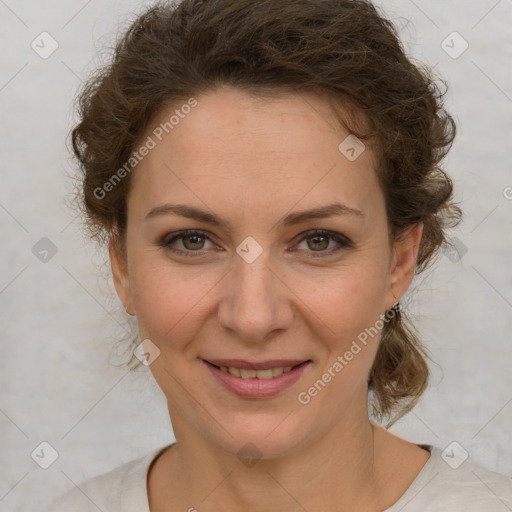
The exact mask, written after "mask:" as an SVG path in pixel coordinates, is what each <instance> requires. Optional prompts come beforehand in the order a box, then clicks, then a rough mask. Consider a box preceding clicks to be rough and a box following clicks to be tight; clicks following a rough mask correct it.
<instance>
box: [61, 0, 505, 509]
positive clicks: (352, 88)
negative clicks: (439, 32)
mask: <svg viewBox="0 0 512 512" xmlns="http://www.w3.org/2000/svg"><path fill="white" fill-rule="evenodd" d="M442 96H443V94H442V93H441V92H440V90H439V89H438V87H437V85H436V83H435V82H434V80H433V78H432V77H431V75H430V73H429V71H428V70H426V69H420V68H418V67H416V66H414V65H413V64H412V63H411V62H410V61H409V60H408V58H407V57H406V55H405V53H404V51H403V48H402V46H401V44H400V42H399V40H398V36H397V33H396V31H395V29H394V28H393V26H392V25H391V23H390V22H389V21H387V20H386V19H385V18H383V17H382V16H381V15H380V14H379V13H378V12H377V10H376V9H375V7H374V6H373V5H372V4H371V3H370V2H367V1H363V0H323V1H318V0H316V1H313V0H280V1H276V0H272V1H259V2H254V1H252V0H236V1H233V0H210V1H200V0H184V1H182V2H181V3H180V4H179V5H177V6H176V5H169V4H166V3H163V4H159V5H157V6H155V7H153V8H150V9H148V10H147V11H146V12H145V13H144V14H142V15H141V16H140V17H139V18H138V19H137V20H136V21H135V22H134V23H133V24H132V26H131V28H130V29H129V31H128V32H127V33H126V34H125V35H124V37H123V38H122V40H121V41H120V42H119V44H118V47H117V49H116V53H115V56H114V59H113V62H112V64H111V65H110V66H109V67H107V68H105V69H102V70H100V71H98V73H97V74H96V75H95V76H94V77H92V78H91V80H90V81H89V83H88V84H87V86H86V87H85V88H84V90H83V91H82V94H81V97H80V116H81V118H80V122H79V124H78V125H77V126H76V127H75V128H74V130H73V136H72V140H73V148H74V152H75V155H76V157H77V159H78V161H79V163H80V166H81V170H82V172H83V198H82V199H83V204H84V207H85V210H84V211H85V212H86V215H87V221H88V225H89V227H90V228H91V235H92V236H93V237H95V238H96V239H98V240H99V241H102V242H104V243H108V245H109V252H110V260H111V265H112V273H113V278H114V283H115V287H116V291H117V294H118V296H119V298H120V299H121V301H122V302H123V304H124V306H125V309H126V312H127V313H128V314H129V315H132V316H134V317H136V319H137V323H138V328H139V333H140V340H143V342H142V343H141V344H140V345H139V344H138V343H136V344H135V345H134V347H133V348H134V349H135V350H134V356H133V360H134V361H137V358H138V359H139V360H140V361H142V362H144V364H146V365H149V366H150V369H151V372H152V374H153V375H154V377H155V379H156V381H157V383H158V385H159V386H160V388H161V389H162V391H163V392H164V394H165V396H166V398H167V403H168V409H169V415H170V418H171V422H172V426H173V430H174V434H175V437H176V443H174V444H172V445H170V446H166V447H163V448H161V449H158V450H157V451H155V452H153V453H150V454H148V455H147V456H146V457H143V458H141V459H137V460H134V461H132V462H129V463H127V464H125V465H123V466H121V467H119V468H116V469H114V470H113V471H111V472H110V473H107V474H105V475H101V476H99V477H96V478H94V479H91V480H89V481H88V482H86V483H85V484H83V485H81V486H80V489H81V490H78V489H75V490H74V491H71V492H70V493H69V494H68V495H66V496H65V497H64V498H63V499H62V500H61V501H60V503H59V504H57V505H56V507H55V508H54V509H53V510H58V511H60V510H62V511H63V510H74V511H85V510H97V509H98V508H99V509H100V510H104V511H108V512H116V511H123V512H131V511H134V512H135V511H138V512H148V511H152V512H157V511H164V510H165V511H171V510H172V511H174V510H176V511H178V510H184V511H185V510H188V511H195V510H197V511H200V512H202V511H212V512H213V511H221V510H222V511H241V510H243V511H261V510H269V509H272V510H297V511H299V510H301V511H303V510H308V511H311V512H312V511H320V510H321V511H332V512H334V511H336V512H340V511H350V512H354V511H365V512H368V511H375V512H381V511H388V512H389V511H392V512H397V511H398V510H404V511H408V512H409V511H411V512H412V511H424V510H429V512H431V511H453V510H466V511H476V510H479V511H480V510H502V509H503V510H506V507H508V508H509V509H512V481H511V480H510V479H509V478H507V477H505V476H503V475H499V474H497V473H493V472H491V471H488V470H485V469H482V468H478V467H476V466H473V465H472V464H469V463H468V462H464V463H462V462H461V463H460V464H447V463H446V462H445V460H443V458H444V459H446V458H447V457H453V458H454V459H456V458H457V453H456V450H455V451H452V452H451V453H448V454H444V455H442V454H441V451H440V449H439V448H438V447H434V446H426V445H415V444H413V443H410V442H407V441H405V440H403V439H400V438H399V437H397V436H395V435H393V434H391V433H390V432H388V431H387V430H386V429H385V428H383V427H382V426H380V425H379V423H377V421H383V420H386V421H388V425H389V424H391V423H392V422H393V421H396V419H398V418H399V417H400V416H401V415H403V414H405V413H406V412H408V411H409V410H410V409H411V408H412V407H413V406H414V404H415V403H416V402H417V400H418V399H419V397H420V396H421V394H422V393H423V391H424V390H425V388H426V386H427V381H428V367H427V364H426V361H425V358H426V354H425V351H424V349H423V347H422V345H421V342H420V340H419V338H418V336H417V335H416V334H415V332H414V329H413V327H412V325H410V324H407V323H406V322H405V320H404V318H402V316H403V315H402V313H401V311H400V306H399V300H400V298H401V297H402V296H403V295H404V294H405V292H406V291H407V289H408V288H409V285H410V283H411V281H412V279H413V277H414V275H415V274H418V273H420V272H421V271H423V270H424V269H425V268H426V267H427V266H428V265H429V264H430V263H431V262H432V261H433V258H434V256H435V255H436V254H437V252H438V250H439V248H440V247H441V246H442V245H443V244H446V243H447V240H446V237H445V235H446V229H447V228H449V227H453V226H455V225H456V224H457V223H458V222H459V221H460V218H461V211H460V209H459V208H458V206H457V205H456V204H454V203H453V201H452V183H451V180H450V178H449V177H448V176H447V174H446V173H445V172H444V171H443V170H442V169H441V168H440V167H439V163H440V162H441V160H442V159H443V157H444V156H445V154H446V153H447V151H448V150H449V148H450V146H451V144H452V141H453V138H454V136H455V124H454V122H453V119H452V118H451V117H450V115H449V114H448V113H447V112H446V111H445V110H444V108H443V104H442ZM455 466H457V468H456V469H454V468H455ZM500 507H502V508H500Z"/></svg>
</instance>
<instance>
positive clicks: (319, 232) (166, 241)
mask: <svg viewBox="0 0 512 512" xmlns="http://www.w3.org/2000/svg"><path fill="white" fill-rule="evenodd" d="M171 235H172V236H171ZM171 235H166V236H164V237H163V238H162V239H161V240H160V242H158V245H159V246H160V247H163V248H164V249H166V250H169V251H171V252H174V253H175V254H179V255H183V256H185V257H188V258H197V257H201V256H203V254H204V252H205V251H201V250H198V251H192V250H187V251H184V250H182V249H176V248H172V247H171V244H172V243H173V242H175V241H177V240H180V239H182V238H184V237H185V236H189V235H199V236H201V237H204V238H205V239H207V240H210V241H211V239H210V237H209V236H208V235H207V234H206V232H205V231H201V230H195V229H186V230H184V231H178V232H176V233H171ZM314 235H316V236H325V237H327V238H330V239H331V240H334V241H335V242H337V243H339V244H340V245H341V247H338V248H336V249H334V250H333V249H331V250H329V251H316V252H317V253H320V254H319V255H318V256H317V255H314V256H313V258H322V257H325V256H324V255H329V256H330V255H332V254H333V253H337V252H339V251H341V250H342V249H345V248H351V247H353V245H352V242H351V241H350V240H349V239H348V238H347V237H345V236H342V235H340V234H338V233H335V232H333V231H328V230H325V229H312V230H309V231H306V232H305V233H303V236H302V238H300V240H299V243H300V242H302V241H304V240H307V239H308V238H310V237H312V236H314ZM169 237H170V238H169ZM311 252H313V254H314V253H315V251H311ZM191 253H193V254H195V255H192V254H191ZM196 254H197V256H196Z"/></svg>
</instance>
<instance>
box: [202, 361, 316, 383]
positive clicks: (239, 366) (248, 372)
mask: <svg viewBox="0 0 512 512" xmlns="http://www.w3.org/2000/svg"><path fill="white" fill-rule="evenodd" d="M203 361H205V362H206V363H207V364H209V365H211V366H213V367H215V368H217V369H218V370H220V371H222V372H224V373H228V374H230V375H233V376H235V377H240V378H242V379H261V380H268V379H272V378H275V377H279V376H280V375H282V374H283V373H289V372H291V371H292V370H294V369H295V368H298V367H299V366H301V365H303V364H306V363H309V362H311V360H310V359H309V360H307V361H300V362H297V361H289V360H288V361H282V360H279V361H276V360H274V361H266V362H261V363H250V362H247V361H242V360H224V361H216V362H215V363H213V362H212V361H207V360H204V359H203Z"/></svg>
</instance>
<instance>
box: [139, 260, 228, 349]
mask: <svg viewBox="0 0 512 512" xmlns="http://www.w3.org/2000/svg"><path fill="white" fill-rule="evenodd" d="M161 259H162V258H160V257H158V258H157V257H155V255H151V256H144V255H142V256H139V257H136V259H134V265H133V272H131V275H130V289H131V296H132V302H133V305H134V308H135V311H136V314H137V322H138V326H139V330H140V335H141V337H145V338H149V339H151V340H154V341H155V343H157V344H158V345H159V346H160V345H161V344H162V343H164V342H165V341H166V340H168V339H172V340H173V347H174V346H175V345H176V344H179V340H187V339H190V337H192V336H193V335H194V333H195V332H196V331H197V330H198V328H199V326H200V321H199V319H198V315H201V314H203V313H202V312H203V311H204V307H205V305H206V304H207V302H208V295H209V294H212V293H214V291H215V283H217V282H218V281H219V278H220V277H221V276H220V275H217V274H218V273H217V272H206V271H205V270H204V269H203V270H200V266H197V267H196V270H194V271H193V272H191V271H190V270H187V272H186V273H185V272H184V271H180V269H179V267H177V266H175V265H171V264H170V263H169V262H165V261H163V262H162V261H161ZM157 261H158V262H157ZM217 286H218V284H217ZM171 348H172V347H171Z"/></svg>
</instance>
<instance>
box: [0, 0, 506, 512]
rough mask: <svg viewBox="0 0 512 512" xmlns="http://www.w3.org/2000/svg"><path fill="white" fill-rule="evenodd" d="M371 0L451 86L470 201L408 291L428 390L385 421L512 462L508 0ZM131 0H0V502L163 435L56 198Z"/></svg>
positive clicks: (115, 315) (149, 393) (62, 481)
mask: <svg viewBox="0 0 512 512" xmlns="http://www.w3.org/2000/svg"><path fill="white" fill-rule="evenodd" d="M379 4H380V5H383V4H385V9H386V12H387V13H388V15H389V17H390V18H391V19H392V20H394V21H396V23H397V24H398V26H399V28H400V33H401V35H402V37H403V39H404V42H405V44H406V46H407V48H408V49H409V51H410V52H411V53H412V54H413V55H414V56H415V57H417V58H418V59H420V60H422V61H425V62H426V63H428V64H430V65H431V66H434V67H435V71H436V72H437V73H439V74H441V76H443V77H444V78H446V79H447V80H448V82H449V84H450V92H449V95H448V106H449V108H450V110H451V111H452V112H453V114H454V115H455V117H456V120H457V122H458V128H459V135H458V139H457V142H456V144H455V146H454V148H453V150H452V152H451V154H450V156H449V158H448V159H447V161H446V167H447V168H448V171H449V172H450V173H451V176H452V177H453V179H454V182H455V187H456V193H457V199H459V200H461V201H462V206H463V208H464V210H465V214H466V217H465V220H464V222H463V224H462V225H461V227H460V228H459V229H457V230H456V231H455V232H454V233H453V236H455V237H456V238H457V239H458V240H459V241H460V242H457V243H458V244H459V247H460V248H461V254H462V258H460V259H459V260H458V261H457V258H454V257H451V258H449V257H448V256H447V255H441V257H440V259H439V262H438V265H437V267H436V268H435V270H433V271H432V272H429V273H428V275H427V276H426V277H425V276H424V277H422V278H421V279H419V280H418V281H417V282H416V288H417V291H416V294H415V295H414V294H407V297H408V298H409V300H408V301H407V300H406V301H405V303H404V306H405V307H406V308H408V309H409V310H410V311H411V312H412V313H414V314H417V315H418V316H419V321H418V324H417V325H418V328H419V331H420V333H421V334H422V336H423V339H424V341H425V343H426V345H427V347H428V349H429V350H430V353H431V354H432V358H433V359H434V361H435V362H436V364H435V365H432V371H433V378H432V385H431V387H430V388H429V390H428V392H427V393H426V394H425V397H424V399H423V400H422V402H421V403H420V404H419V405H418V406H417V407H416V408H415V409H414V411H413V412H412V413H410V414H409V415H408V416H406V417H405V418H404V419H403V420H402V421H400V422H399V423H398V424H397V425H395V426H394V427H393V428H392V430H393V431H395V432H397V433H398V434H400V435H402V436H403V437H405V438H407V439H409V440H411V441H414V442H418V443H431V444H435V445H436V446H438V447H440V448H442V449H443V448H445V447H446V446H447V445H449V443H451V442H452V441H457V442H458V443H460V445H461V446H462V447H463V448H464V449H465V450H467V452H468V453H469V460H470V461H471V462H474V463H477V464H479V465H482V466H485V467H487V468H489V469H493V470H497V471H499V472H501V473H505V474H508V475H512V443H511V442H510V441H511V435H510V434H511V430H512V429H511V425H512V403H511V402H512V372H511V361H512V343H511V336H510V332H511V330H512V265H511V255H512V236H511V235H512V230H511V214H512V200H511V199H507V197H506V196H507V195H508V197H509V198H510V197H511V196H512V189H510V188H509V189H507V187H512V172H511V164H510V161H511V154H510V153H511V151H510V150H511V142H510V136H511V112H512V84H511V77H510V62H511V57H512V39H511V36H510V26H511V22H512V19H511V18H512V0H500V1H496V0H485V1H483V0H482V1H479V2H468V1H466V0H457V1H450V2H447V1H445V0H436V1H432V0H429V1H427V0H415V1H414V2H413V1H409V0H404V1H398V0H394V1H391V2H379ZM141 5H143V4H142V3H141V2H137V1H126V0H125V1H123V2H121V1H118V0H116V1H113V0H111V1H101V2H100V1H99V0H90V1H88V2H87V1H84V0H68V1H67V2H62V1H60V2H57V1H46V2H36V1H34V0H30V1H29V0H21V1H14V0H0V30H1V43H2V53H1V61H2V65H1V68H0V116H1V117H0V118H1V123H0V134H1V135H0V148H1V153H0V154H1V167H0V168H1V170H0V173H1V178H2V179H1V186H0V226H1V232H2V237H1V240H2V250H1V251H0V261H1V269H2V270H1V274H0V301H1V305H0V306H1V307H0V314H1V322H0V333H1V340H2V353H3V357H2V358H1V363H0V364H1V370H0V385H1V388H0V389H1V390H2V393H1V397H0V428H1V436H0V457H1V460H2V463H1V464H0V468H1V469H0V471H1V481H0V511H12V510H30V509H32V510H36V509H38V510H39V509H41V508H42V507H44V506H45V505H47V504H48V503H49V502H50V501H51V500H52V499H53V498H54V497H55V496H57V495H58V494H60V493H62V492H64V491H66V490H68V489H70V488H71V487H73V485H74V483H79V482H80V481H81V480H83V479H85V478H88V477H91V476H93V475H96V474H99V473H101V472H104V471H107V470H109V469H111V468H114V467H116V466H118V465H119V464H121V463H123V462H126V461H128V460H131V459H133V458H136V457H140V456H142V455H144V454H146V453H147V452H148V451H150V450H152V449H154V448H157V447H159V446H163V445H164V444H167V443H170V442H172V441H173V440H174V437H173V434H172V429H171V427H170V422H169V418H168V414H167V410H166V406H165V401H164V399H163V395H162V393H161V392H160V390H159V389H158V388H156V385H155V384H154V382H153V379H152V377H151V375H150V373H149V370H148V369H147V368H143V369H142V371H139V372H136V373H129V372H126V371H124V370H122V369H120V368H116V367H114V366H112V365H111V364H110V362H109V361H110V359H109V354H110V350H111V348H112V346H113V344H114V341H115V340H116V339H118V338H119V336H120V335H121V334H122V333H123V327H121V326H124V321H125V315H124V312H123V311H121V312H117V309H118V306H119V302H118V300H117V298H116V297H114V296H113V295H112V288H111V287H109V286H110V284H109V281H108V279H103V278H102V277H101V275H99V274H98V269H97V267H96V266H95V264H96V263H98V262H101V261H102V259H104V258H105V257H106V254H105V253H99V252H98V251H96V250H95V248H94V246H93V245H91V244H89V243H87V242H86V241H85V240H84V239H83V236H82V234H81V232H80V229H79V228H80V226H79V222H78V221H77V220H74V219H73V215H74V213H73V212H72V211H70V210H69V209H68V208H67V207H66V197H68V198H69V193H70V191H71V186H72V183H71V182H70V180H69V179H68V178H67V177H66V176H67V175H69V174H71V173H72V172H73V166H72V163H71V162H70V159H69V153H68V150H67V149H66V145H65V144H66V137H67V133H68V130H69V128H70V127H71V125H72V122H73V115H74V114H73V113H72V109H71V107H72V99H73V96H74V95H75V93H76V91H77V87H78V86H79V85H80V82H81V80H83V79H84V77H85V76H86V72H87V70H89V69H91V68H92V67H93V66H94V64H95V62H97V60H95V58H96V57H95V55H97V50H98V49H101V48H103V47H104V46H105V45H106V44H110V43H112V41H113V36H114V35H115V32H116V30H117V29H116V27H117V25H118V24H119V23H120V22H123V23H126V22H127V21H128V20H130V19H131V14H130V13H131V11H132V10H133V8H135V7H137V6H141ZM407 20H410V21H409V22H408V21H407ZM42 31H48V32H49V33H50V34H51V35H52V37H53V38H54V39H55V40H56V41H57V42H58V44H59V47H58V49H57V50H56V51H55V53H53V54H52V55H51V56H50V57H49V58H47V59H43V58H41V57H40V56H39V55H38V54H36V53H35V51H34V50H32V48H31V46H30V44H31V42H32V41H33V40H34V39H35V38H37V36H38V35H39V34H40V33H41V32H42ZM453 31H457V32H459V33H460V35H461V36H462V37H463V38H464V39H466V40H467V41H468V43H469V48H468V49H467V51H466V52H464V53H463V54H462V55H461V56H460V57H459V58H457V59H454V58H451V57H450V56H449V55H447V53H445V51H444V50H443V49H442V47H441V43H442V41H443V40H445V38H446V37H447V36H448V35H449V34H451V33H452V32H453ZM454 44H458V43H456V42H455V43H454ZM507 191H508V194H507ZM42 237H48V238H49V239H50V240H51V241H52V242H53V244H55V246H56V247H57V253H56V254H55V256H53V257H52V258H51V259H50V260H49V261H47V262H46V263H44V262H42V261H40V260H39V259H38V258H37V257H36V256H35V255H34V254H33V252H32V248H33V246H34V245H35V244H36V243H37V242H38V241H39V240H40V239H41V238H42ZM466 249H467V252H465V253H464V251H465V250H466ZM463 253H464V254H463ZM453 260H456V261H453ZM106 270H108V267H105V270H104V272H105V271H106ZM98 276H99V277H98ZM407 297H406V298H407ZM118 322H120V324H121V326H120V325H119V324H118ZM42 441H47V442H49V443H50V444H51V445H52V446H53V447H54V448H55V449H56V450H57V451H58V453H59V457H58V459H57V460H56V461H55V463H53V464H52V465H51V466H50V467H49V468H48V469H46V470H44V469H41V468H40V467H39V466H38V465H37V464H36V463H35V462H34V461H33V460H32V458H31V453H32V451H33V450H34V449H35V448H36V447H37V446H38V445H39V444H40V443H41V442H42Z"/></svg>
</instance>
